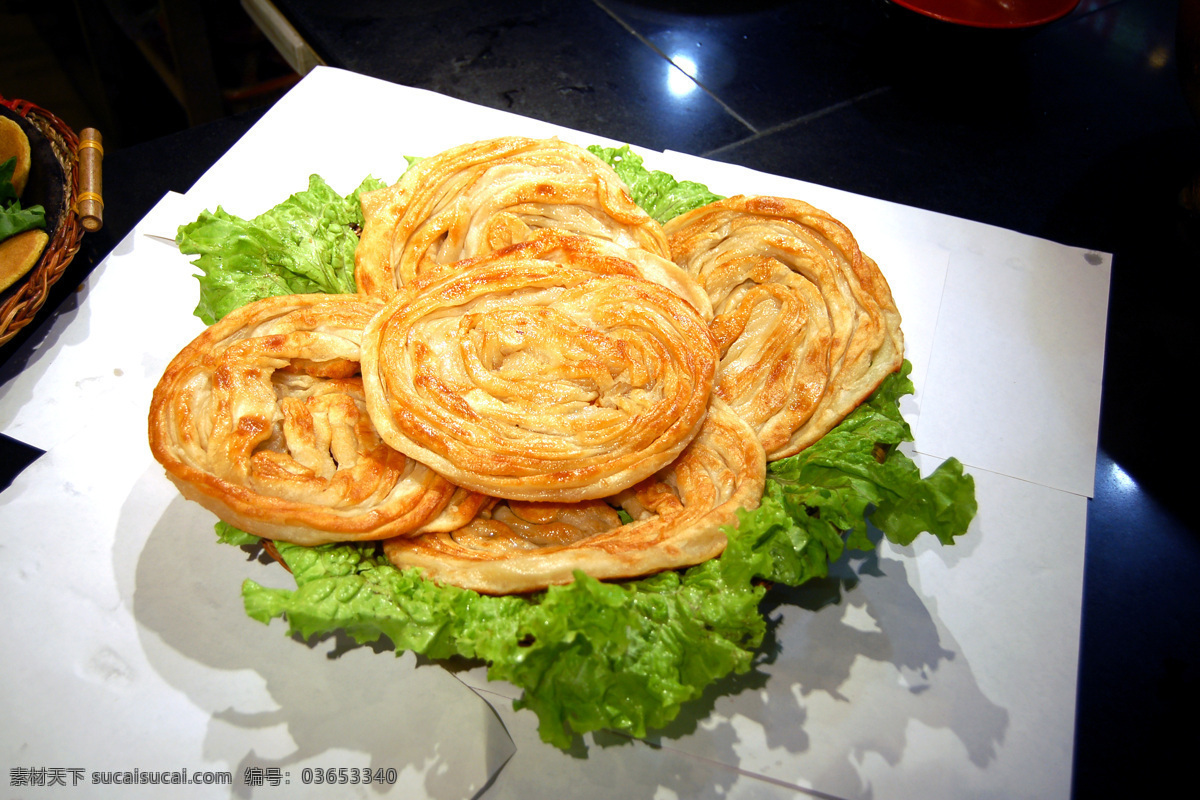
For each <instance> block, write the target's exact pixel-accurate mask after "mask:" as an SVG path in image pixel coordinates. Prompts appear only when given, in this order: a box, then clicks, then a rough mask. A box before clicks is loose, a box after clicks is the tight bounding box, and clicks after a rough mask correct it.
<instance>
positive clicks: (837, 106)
mask: <svg viewBox="0 0 1200 800" xmlns="http://www.w3.org/2000/svg"><path fill="white" fill-rule="evenodd" d="M890 89H891V87H890V86H877V87H876V88H874V89H871V90H869V91H866V92H863V93H862V94H860V95H857V96H855V97H849V98H847V99H845V100H841V101H839V102H837V103H834V104H833V105H829V106H825V107H824V108H820V109H817V110H816V111H812V112H810V113H808V114H804V115H802V116H799V117H796V118H795V119H789V120H788V121H787V122H781V123H779V124H778V125H773V126H771V127H770V128H764V129H763V130H761V131H755V132H754V133H753V134H752V135H750V136H747V137H746V138H745V139H739V140H737V141H736V142H730V143H729V144H723V145H721V146H720V147H716V148H713V149H712V150H709V151H708V152H706V153H703V154H701V158H710V157H712V156H714V155H716V154H717V153H721V152H722V151H725V150H730V149H732V148H734V147H738V146H740V145H743V144H747V143H749V142H754V141H757V140H759V139H762V138H765V137H767V136H771V135H772V134H776V133H779V132H780V131H786V130H788V129H789V128H794V127H796V126H797V125H803V124H804V123H806V122H812V121H813V120H815V119H820V118H821V117H823V116H825V115H826V114H832V113H833V112H835V111H840V110H842V109H843V108H846V107H847V106H851V105H854V104H855V103H857V102H859V101H861V100H868V99H870V98H872V97H875V96H876V95H879V94H883V93H884V92H887V91H889V90H890ZM751 130H753V128H752V129H751Z"/></svg>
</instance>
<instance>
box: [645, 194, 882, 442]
mask: <svg viewBox="0 0 1200 800" xmlns="http://www.w3.org/2000/svg"><path fill="white" fill-rule="evenodd" d="M666 231H667V234H668V237H669V240H670V243H671V253H672V257H673V258H674V259H675V261H676V263H677V264H679V265H680V266H681V267H683V268H684V269H686V270H687V271H688V273H689V274H690V275H691V276H692V277H693V278H695V279H696V281H697V282H698V283H700V284H701V285H702V286H703V287H704V289H705V290H706V291H707V293H708V296H709V300H710V301H711V302H712V305H713V311H714V314H715V318H714V320H713V322H712V331H713V334H714V336H715V338H716V339H717V341H718V343H719V346H720V349H721V365H720V369H719V371H718V374H717V385H716V389H715V392H716V394H717V395H718V396H719V397H721V398H722V399H723V400H725V401H726V402H727V403H729V404H730V405H731V406H732V407H733V408H734V409H735V410H736V411H737V412H738V413H739V414H741V415H742V417H743V418H744V419H746V420H747V421H748V422H749V423H750V424H751V425H752V426H753V427H754V428H755V430H756V431H758V435H759V437H760V438H761V439H762V442H763V446H764V447H765V448H766V450H767V457H768V458H769V459H770V460H777V459H780V458H784V457H786V456H790V455H794V454H795V453H798V452H799V451H800V450H802V449H804V448H805V447H808V446H809V445H811V444H812V443H813V442H815V441H817V440H818V439H820V438H821V437H822V436H824V435H825V434H826V433H827V432H828V431H829V430H830V429H832V428H833V427H834V426H835V425H837V423H838V422H840V421H841V420H842V419H843V418H844V417H845V416H846V414H848V413H849V412H850V411H852V410H853V409H854V408H855V407H857V406H858V404H859V403H861V402H862V401H863V400H864V399H866V397H867V396H868V395H870V393H871V392H872V391H874V390H875V388H876V387H877V386H878V385H879V383H880V381H882V380H883V378H884V377H885V376H887V375H888V373H891V372H894V371H895V370H897V369H898V368H899V367H900V364H901V362H902V361H903V359H904V339H903V336H902V335H901V332H900V314H899V312H898V311H897V309H896V305H895V302H894V301H893V299H892V293H891V289H890V288H889V286H888V283H887V281H886V280H885V279H884V277H883V274H882V273H881V272H880V271H879V267H878V266H877V265H876V264H875V262H874V261H872V260H871V259H870V258H868V257H867V256H866V255H864V254H863V253H862V251H861V250H860V249H859V247H858V243H857V241H856V240H855V238H854V236H853V235H852V234H851V233H850V231H849V229H847V228H846V226H845V225H843V224H842V223H840V222H838V221H837V220H836V219H834V218H833V217H831V216H830V215H829V214H827V213H826V212H824V211H821V210H820V209H817V208H814V207H813V206H811V205H809V204H808V203H804V202H802V201H800V200H791V199H785V198H779V197H746V196H736V197H731V198H728V199H726V200H722V201H719V202H716V203H712V204H710V205H707V206H703V207H701V208H698V209H695V210H694V211H690V212H688V213H685V214H682V215H680V216H679V217H676V218H675V219H673V220H671V221H670V222H669V223H667V225H666Z"/></svg>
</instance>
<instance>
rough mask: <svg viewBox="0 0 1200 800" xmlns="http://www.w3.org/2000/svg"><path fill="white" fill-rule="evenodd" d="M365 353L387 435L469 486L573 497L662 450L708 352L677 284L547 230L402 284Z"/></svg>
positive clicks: (707, 380)
mask: <svg viewBox="0 0 1200 800" xmlns="http://www.w3.org/2000/svg"><path fill="white" fill-rule="evenodd" d="M362 364H363V381H364V388H365V390H366V395H367V407H368V409H369V410H370V413H371V417H372V419H373V420H374V421H375V424H376V426H377V428H378V429H379V432H380V434H381V435H382V436H383V438H384V440H385V441H387V442H388V443H389V444H391V445H392V447H394V448H396V449H397V450H400V451H401V452H403V453H406V454H407V455H409V456H411V457H413V458H415V459H417V460H419V461H421V462H422V463H425V464H428V465H429V466H430V467H432V468H433V469H434V470H436V471H437V472H439V473H441V474H442V475H445V476H446V477H447V478H449V479H450V480H452V481H454V482H455V483H457V484H459V485H461V486H464V487H467V488H470V489H473V490H476V491H479V492H484V493H487V494H489V495H493V496H496V497H502V498H510V499H517V500H534V501H560V502H562V501H568V502H573V501H578V500H585V499H592V498H597V497H604V496H607V495H611V494H614V493H616V492H618V491H621V490H622V489H625V488H628V487H629V486H632V485H633V484H635V483H637V482H638V481H640V480H642V479H643V478H645V477H647V476H649V475H651V474H653V473H654V472H656V471H657V470H659V469H661V468H663V467H665V466H666V465H667V464H669V463H670V462H671V461H673V460H674V459H675V457H676V456H677V455H678V454H679V453H680V451H682V450H683V448H684V447H686V446H687V444H688V442H689V441H691V439H692V438H693V437H694V436H695V435H696V433H697V432H698V431H699V430H700V425H701V423H702V422H703V420H704V415H705V410H706V409H707V406H708V398H709V395H710V394H711V391H712V384H713V379H714V375H715V372H716V365H717V351H716V345H715V343H714V342H713V339H712V336H711V334H710V333H709V331H708V325H707V324H706V322H705V320H704V319H703V318H702V317H701V316H700V315H699V314H698V313H697V312H696V310H695V309H694V308H693V307H692V306H691V305H690V304H689V303H688V302H687V301H685V300H684V299H682V298H681V297H679V296H678V295H677V294H675V293H674V292H672V291H670V290H669V289H666V288H664V287H663V286H661V285H659V284H656V283H653V282H650V281H647V280H645V279H644V278H643V277H642V276H641V273H640V272H639V270H638V268H637V267H635V266H634V265H633V264H630V263H628V262H625V261H622V260H619V259H614V258H611V257H607V256H604V255H602V254H600V253H598V252H597V251H596V250H595V249H594V248H592V247H590V246H589V245H588V243H587V242H586V241H583V240H581V239H580V238H579V237H571V236H567V235H565V234H561V233H557V232H545V233H543V234H540V235H538V236H535V237H534V238H533V239H531V240H529V241H526V242H523V243H520V244H517V245H513V246H511V247H509V248H504V249H502V250H499V251H496V252H495V253H492V254H490V255H487V256H482V257H480V258H477V259H469V260H467V261H464V262H461V263H459V264H457V265H456V266H455V269H454V270H452V271H445V272H441V273H437V274H434V275H432V276H430V277H429V278H427V279H423V280H419V281H417V282H415V283H413V284H411V285H409V286H406V287H405V288H404V289H403V290H401V292H400V293H399V294H397V295H396V297H394V298H393V299H392V301H390V302H389V303H388V304H387V306H386V307H385V308H384V309H383V310H381V311H380V312H379V313H378V314H377V315H376V316H375V318H374V319H372V320H371V322H370V324H369V325H368V326H367V330H366V332H365V333H364V335H363V361H362Z"/></svg>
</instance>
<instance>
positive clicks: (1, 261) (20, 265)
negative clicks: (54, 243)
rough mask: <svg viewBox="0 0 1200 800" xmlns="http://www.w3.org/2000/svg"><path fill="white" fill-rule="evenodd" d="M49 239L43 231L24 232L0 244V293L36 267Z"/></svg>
mask: <svg viewBox="0 0 1200 800" xmlns="http://www.w3.org/2000/svg"><path fill="white" fill-rule="evenodd" d="M48 241H50V237H49V236H47V235H46V232H45V231H37V230H33V231H24V232H23V233H18V234H17V235H16V236H10V237H8V238H7V239H5V240H4V241H2V242H0V292H2V291H4V290H5V289H7V288H8V287H10V286H12V285H13V284H14V283H16V282H17V281H19V280H21V278H23V277H25V275H26V274H27V273H28V272H29V270H31V269H33V268H34V266H36V265H37V263H38V259H40V258H41V257H42V251H44V250H45V249H46V243H47V242H48Z"/></svg>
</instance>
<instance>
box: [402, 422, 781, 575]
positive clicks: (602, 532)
mask: <svg viewBox="0 0 1200 800" xmlns="http://www.w3.org/2000/svg"><path fill="white" fill-rule="evenodd" d="M765 475H766V456H765V454H764V453H763V449H762V445H760V444H759V443H758V441H757V438H756V437H755V436H754V431H753V429H751V428H750V426H749V425H748V424H747V423H746V422H745V421H744V420H742V419H741V418H740V417H738V416H737V415H736V414H735V413H733V411H732V410H730V409H729V407H728V406H727V405H725V404H724V403H723V402H721V401H720V400H719V399H717V398H713V399H712V404H711V406H710V408H709V412H708V416H707V417H706V419H705V421H704V425H703V427H702V428H701V430H700V433H699V435H698V436H696V438H695V439H693V440H692V442H691V443H690V444H689V445H688V447H687V449H685V450H684V451H683V453H681V454H680V456H679V458H678V459H676V460H675V461H674V462H673V463H672V464H670V465H669V466H668V467H666V468H665V469H663V470H661V471H660V472H658V473H657V474H655V475H653V476H651V477H649V478H647V479H646V480H644V481H642V482H640V483H639V484H637V485H636V486H634V487H632V488H630V489H628V490H626V491H624V492H621V493H620V494H618V495H617V496H616V497H612V498H608V499H607V500H606V501H603V500H592V501H585V502H582V503H574V504H562V503H559V504H556V503H525V502H520V501H514V500H508V501H503V502H501V503H500V504H498V505H496V506H495V507H494V508H492V509H490V510H487V511H485V512H483V513H481V514H480V515H479V516H478V517H477V518H476V519H475V520H473V521H472V522H471V523H470V524H468V525H465V526H464V527H462V528H460V529H458V530H455V531H451V532H448V533H437V534H426V535H424V536H418V537H413V538H404V539H389V540H388V541H386V542H384V552H385V553H386V554H387V556H388V558H389V559H390V560H391V561H392V563H393V564H395V565H396V566H398V567H401V568H404V567H419V568H420V569H422V570H423V571H424V573H425V575H426V577H428V578H430V579H432V580H434V581H437V582H438V583H445V584H450V585H453V586H460V587H462V588H465V589H472V590H474V591H478V592H483V593H485V594H512V593H517V592H530V591H535V590H537V589H543V588H545V587H547V586H551V585H554V584H565V583H570V582H571V581H572V580H573V578H574V572H575V570H582V571H583V572H585V573H587V574H588V575H590V576H592V577H594V578H599V579H616V578H632V577H638V576H642V575H649V574H652V573H655V572H662V571H663V570H668V569H678V568H682V567H686V566H691V565H693V564H699V563H700V562H702V561H707V560H708V559H710V558H715V557H716V556H718V555H720V553H721V552H722V551H724V549H725V545H726V544H727V539H726V536H725V533H724V532H723V531H722V528H723V527H725V526H736V525H737V510H738V509H739V508H746V509H753V508H756V507H757V506H758V503H759V499H760V498H761V496H762V492H763V484H764V481H765ZM610 504H611V505H610ZM616 508H621V509H623V510H624V511H625V512H626V513H627V514H628V515H629V516H630V517H632V521H631V522H629V523H624V524H623V523H622V522H621V519H620V517H619V516H618V514H617V511H616Z"/></svg>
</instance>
